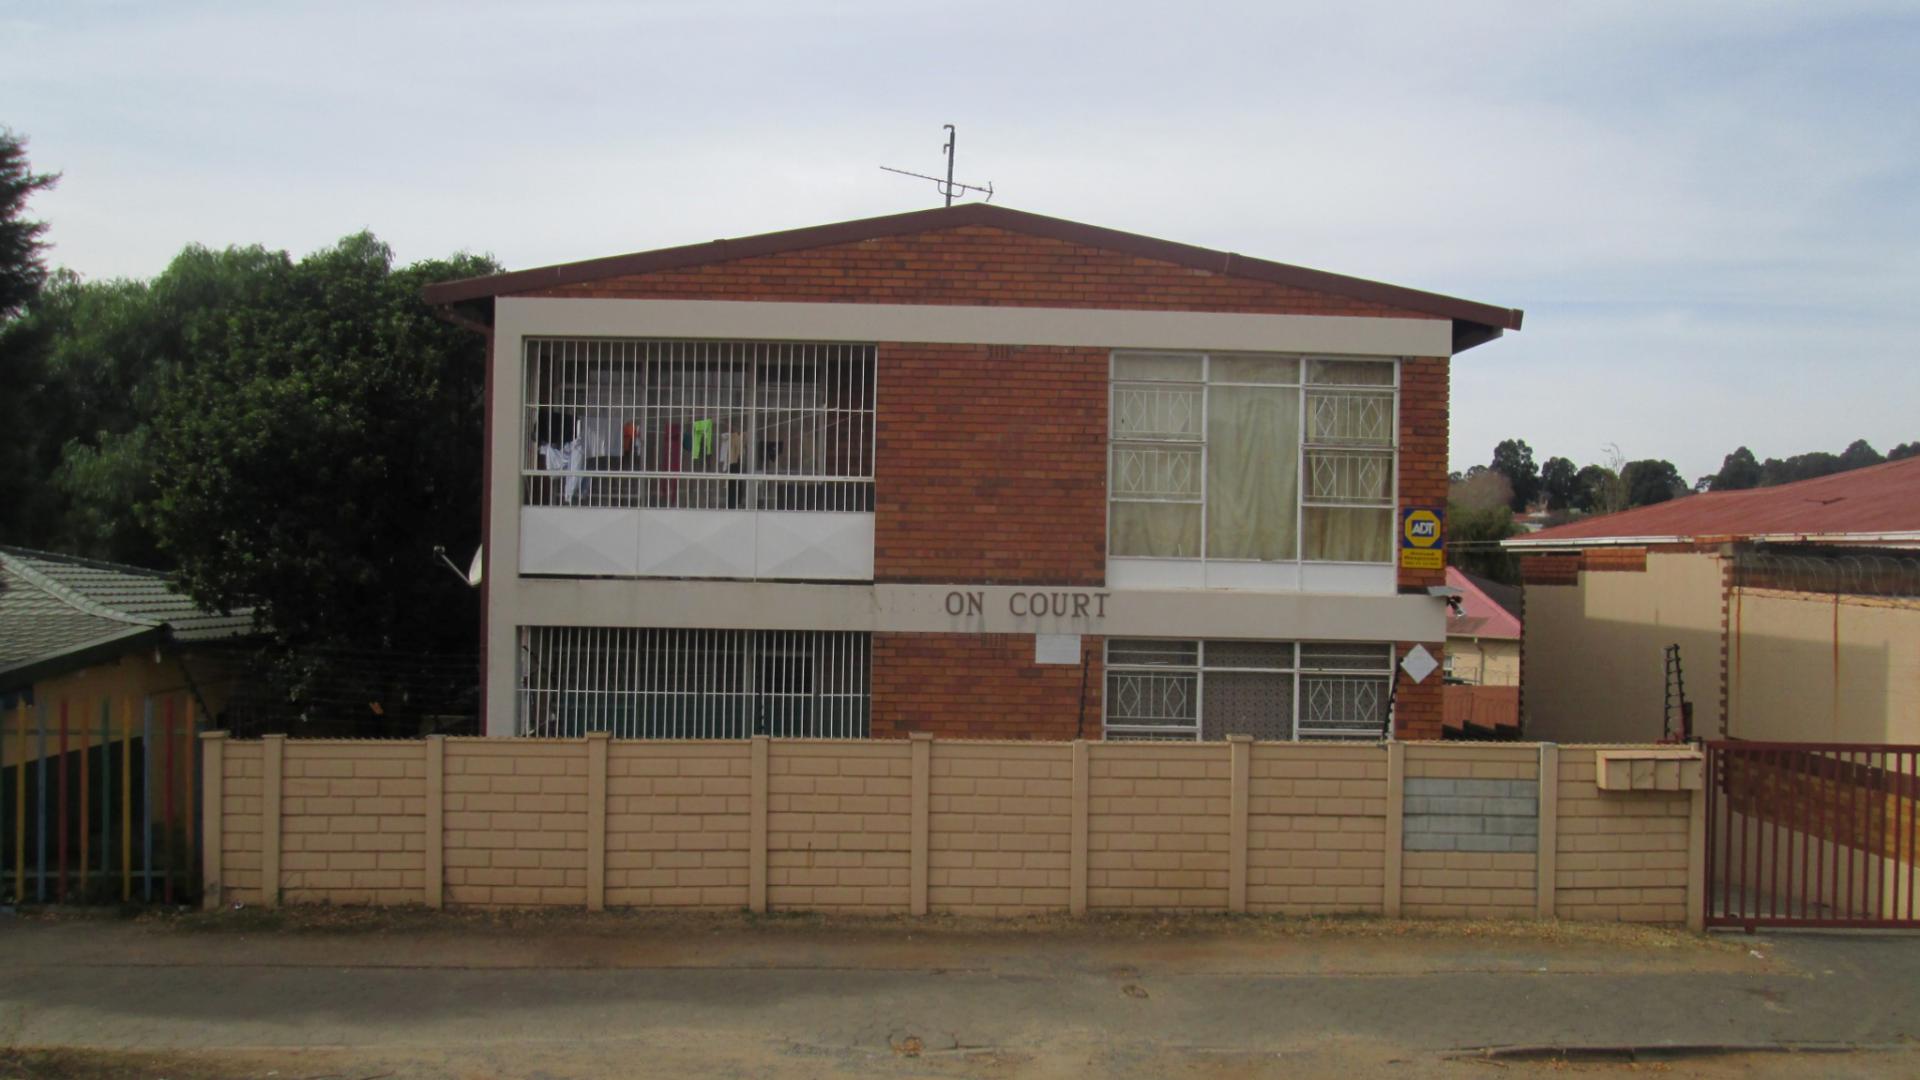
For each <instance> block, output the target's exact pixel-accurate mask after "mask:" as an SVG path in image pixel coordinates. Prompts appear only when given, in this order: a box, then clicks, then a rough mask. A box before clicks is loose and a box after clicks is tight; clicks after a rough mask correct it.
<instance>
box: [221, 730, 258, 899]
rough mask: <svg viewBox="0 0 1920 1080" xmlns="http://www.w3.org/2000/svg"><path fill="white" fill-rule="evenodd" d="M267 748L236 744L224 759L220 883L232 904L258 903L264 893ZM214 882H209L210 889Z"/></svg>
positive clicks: (249, 743) (222, 761)
mask: <svg viewBox="0 0 1920 1080" xmlns="http://www.w3.org/2000/svg"><path fill="white" fill-rule="evenodd" d="M265 757H266V755H265V752H264V747H263V746H262V745H261V744H260V743H257V742H242V743H232V744H229V745H228V746H227V748H226V753H225V754H224V755H222V757H221V769H220V775H221V784H220V813H221V823H222V826H223V827H222V829H221V831H220V865H221V877H222V881H221V882H220V884H222V885H224V887H225V890H226V896H227V899H228V900H229V901H232V902H238V903H243V904H258V903H260V901H261V892H260V856H261V851H262V847H263V838H262V836H261V832H260V829H261V822H262V820H263V818H262V815H261V809H262V807H261V799H262V798H263V796H264V794H265V792H264V791H262V784H263V776H264V772H265V768H264V759H265ZM214 884H215V883H214V882H208V883H207V885H208V887H209V888H211V887H213V885H214Z"/></svg>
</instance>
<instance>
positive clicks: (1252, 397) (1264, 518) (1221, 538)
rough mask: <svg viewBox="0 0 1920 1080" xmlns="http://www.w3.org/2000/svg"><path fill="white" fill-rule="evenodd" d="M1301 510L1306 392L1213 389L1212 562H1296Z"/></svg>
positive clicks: (1209, 511) (1209, 461)
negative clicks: (1303, 397)
mask: <svg viewBox="0 0 1920 1080" xmlns="http://www.w3.org/2000/svg"><path fill="white" fill-rule="evenodd" d="M1299 506H1300V391H1298V390H1295V389H1292V388H1290V387H1271V386H1216V387H1213V388H1212V392H1211V393H1210V394H1209V396H1208V398H1207V557H1208V558H1210V559H1262V560H1284V559H1292V558H1294V557H1295V552H1296V551H1297V550H1298V537H1299V532H1300V520H1299Z"/></svg>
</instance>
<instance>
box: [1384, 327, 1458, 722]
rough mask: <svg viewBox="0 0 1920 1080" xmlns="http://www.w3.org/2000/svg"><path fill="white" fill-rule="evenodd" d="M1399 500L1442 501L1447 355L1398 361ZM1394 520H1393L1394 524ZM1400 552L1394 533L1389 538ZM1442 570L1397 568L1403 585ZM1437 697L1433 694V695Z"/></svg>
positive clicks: (1439, 578)
mask: <svg viewBox="0 0 1920 1080" xmlns="http://www.w3.org/2000/svg"><path fill="white" fill-rule="evenodd" d="M1400 505H1401V507H1402V508H1405V507H1410V506H1428V507H1436V508H1441V507H1445V506H1446V505H1447V358H1446V357H1444V356H1440V357H1425V356H1423V357H1408V358H1407V359H1406V360H1405V361H1403V362H1402V363H1401V365H1400ZM1398 527H1399V523H1398V522H1395V528H1398ZM1394 544H1395V551H1394V558H1395V559H1398V558H1399V555H1400V553H1399V550H1398V545H1399V537H1398V536H1397V535H1396V536H1395V538H1394ZM1446 583H1447V572H1446V570H1445V569H1444V568H1442V569H1439V570H1407V569H1402V570H1401V571H1400V587H1401V588H1402V589H1425V588H1426V587H1427V586H1429V585H1445V584H1446ZM1436 700H1438V699H1437V698H1436Z"/></svg>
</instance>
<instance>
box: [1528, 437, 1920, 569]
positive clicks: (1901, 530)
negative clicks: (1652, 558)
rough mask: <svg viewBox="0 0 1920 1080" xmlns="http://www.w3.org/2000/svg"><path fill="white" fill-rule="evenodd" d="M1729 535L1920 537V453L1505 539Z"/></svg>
mask: <svg viewBox="0 0 1920 1080" xmlns="http://www.w3.org/2000/svg"><path fill="white" fill-rule="evenodd" d="M1723 539H1724V540H1758V539H1768V540H1825V541H1830V542H1847V541H1850V540H1852V541H1861V542H1866V541H1871V542H1875V543H1893V544H1900V545H1903V546H1904V545H1911V544H1920V457H1911V458H1905V459H1903V460H1900V461H1889V462H1887V463H1886V464H1884V465H1869V466H1867V467H1866V468H1864V469H1852V470H1849V471H1847V472H1843V473H1835V474H1833V475H1832V476H1820V477H1815V478H1814V479H1812V480H1801V481H1798V482H1796V483H1792V484H1780V485H1778V486H1776V487H1765V488H1751V489H1749V490H1746V491H1720V492H1708V493H1707V494H1705V495H1687V496H1683V497H1681V498H1678V499H1672V500H1669V501H1667V502H1663V503H1655V504H1654V505H1652V506H1642V507H1638V508H1635V509H1633V510H1623V511H1621V512H1620V513H1617V514H1605V515H1602V516H1600V517H1592V518H1584V519H1582V520H1580V521H1574V522H1569V523H1567V524H1565V525H1559V526H1556V527H1554V528H1551V529H1542V530H1540V531H1539V532H1537V533H1530V534H1528V535H1526V536H1518V537H1515V538H1513V539H1512V540H1508V541H1506V546H1507V547H1511V548H1534V547H1579V546H1582V545H1585V544H1608V543H1613V544H1618V543H1635V542H1641V543H1648V542H1658V541H1674V540H1723Z"/></svg>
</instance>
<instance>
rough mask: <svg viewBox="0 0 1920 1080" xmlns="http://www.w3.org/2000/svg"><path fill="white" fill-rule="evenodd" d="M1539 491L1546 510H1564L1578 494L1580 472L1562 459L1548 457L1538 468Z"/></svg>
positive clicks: (1569, 462) (1571, 463) (1570, 505)
mask: <svg viewBox="0 0 1920 1080" xmlns="http://www.w3.org/2000/svg"><path fill="white" fill-rule="evenodd" d="M1540 491H1541V493H1542V494H1544V495H1545V496H1546V499H1547V509H1548V510H1566V509H1568V508H1570V507H1572V506H1573V504H1574V501H1575V500H1576V499H1577V498H1578V497H1579V494H1580V470H1579V469H1578V468H1576V467H1575V466H1574V464H1573V462H1571V461H1569V460H1567V459H1566V458H1563V457H1550V458H1548V459H1547V463H1546V464H1545V465H1542V466H1541V467H1540Z"/></svg>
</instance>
